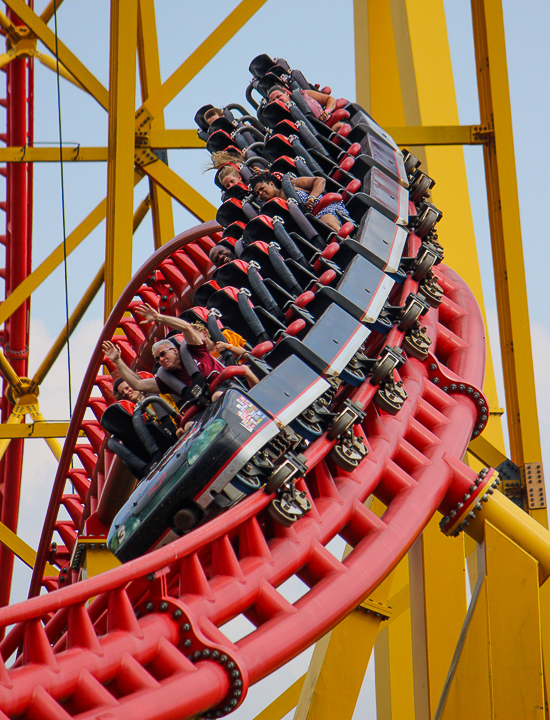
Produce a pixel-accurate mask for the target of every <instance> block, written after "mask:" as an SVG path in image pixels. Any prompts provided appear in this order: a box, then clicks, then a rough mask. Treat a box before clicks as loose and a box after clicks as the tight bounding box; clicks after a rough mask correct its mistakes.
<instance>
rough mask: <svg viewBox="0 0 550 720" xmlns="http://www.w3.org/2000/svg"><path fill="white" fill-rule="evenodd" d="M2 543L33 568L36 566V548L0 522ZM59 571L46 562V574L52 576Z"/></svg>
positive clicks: (0, 541) (0, 539)
mask: <svg viewBox="0 0 550 720" xmlns="http://www.w3.org/2000/svg"><path fill="white" fill-rule="evenodd" d="M0 543H2V545H5V546H6V547H7V548H8V550H11V551H12V553H13V554H14V555H16V556H17V557H18V558H19V559H20V560H22V561H23V562H24V563H25V565H27V566H28V567H30V568H31V569H32V568H34V564H35V562H36V550H33V549H32V547H31V546H30V545H27V543H26V542H25V541H24V540H21V538H20V537H18V536H17V535H16V534H15V533H14V532H12V531H11V530H10V529H9V527H7V526H6V525H4V523H2V522H0ZM58 573H59V571H58V570H56V568H54V567H53V565H50V563H48V562H47V563H46V567H45V569H44V574H45V575H49V576H52V575H57V574H58Z"/></svg>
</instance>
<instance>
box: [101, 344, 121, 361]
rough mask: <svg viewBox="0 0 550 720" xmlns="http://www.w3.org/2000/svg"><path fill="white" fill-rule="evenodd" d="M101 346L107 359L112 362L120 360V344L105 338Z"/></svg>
mask: <svg viewBox="0 0 550 720" xmlns="http://www.w3.org/2000/svg"><path fill="white" fill-rule="evenodd" d="M101 347H102V349H103V353H104V354H105V357H106V358H107V360H109V361H110V362H112V363H116V361H117V360H120V350H119V348H118V346H117V345H114V344H113V343H112V342H111V341H110V340H105V342H104V343H103V344H102V346H101Z"/></svg>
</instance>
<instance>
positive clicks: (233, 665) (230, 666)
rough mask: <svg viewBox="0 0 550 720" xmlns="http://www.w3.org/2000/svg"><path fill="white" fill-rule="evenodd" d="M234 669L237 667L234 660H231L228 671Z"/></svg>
mask: <svg viewBox="0 0 550 720" xmlns="http://www.w3.org/2000/svg"><path fill="white" fill-rule="evenodd" d="M234 667H235V663H234V662H233V660H230V661H229V662H228V663H227V669H228V670H233V668H234Z"/></svg>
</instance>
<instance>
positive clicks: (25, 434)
mask: <svg viewBox="0 0 550 720" xmlns="http://www.w3.org/2000/svg"><path fill="white" fill-rule="evenodd" d="M68 429H69V423H68V422H47V421H38V422H33V423H21V424H17V425H13V424H10V423H3V424H1V425H0V439H1V440H7V439H10V440H13V439H16V438H23V439H28V438H62V437H66V435H67V430H68Z"/></svg>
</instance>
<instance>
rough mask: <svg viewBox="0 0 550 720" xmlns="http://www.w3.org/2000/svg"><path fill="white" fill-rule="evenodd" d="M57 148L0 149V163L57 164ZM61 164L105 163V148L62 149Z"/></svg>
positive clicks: (22, 147)
mask: <svg viewBox="0 0 550 720" xmlns="http://www.w3.org/2000/svg"><path fill="white" fill-rule="evenodd" d="M59 156H60V152H59V147H26V146H21V147H5V148H0V162H3V163H4V162H25V163H29V162H59ZM61 157H62V159H63V162H73V161H74V162H107V148H106V147H80V146H76V147H64V148H63V150H62V153H61Z"/></svg>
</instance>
